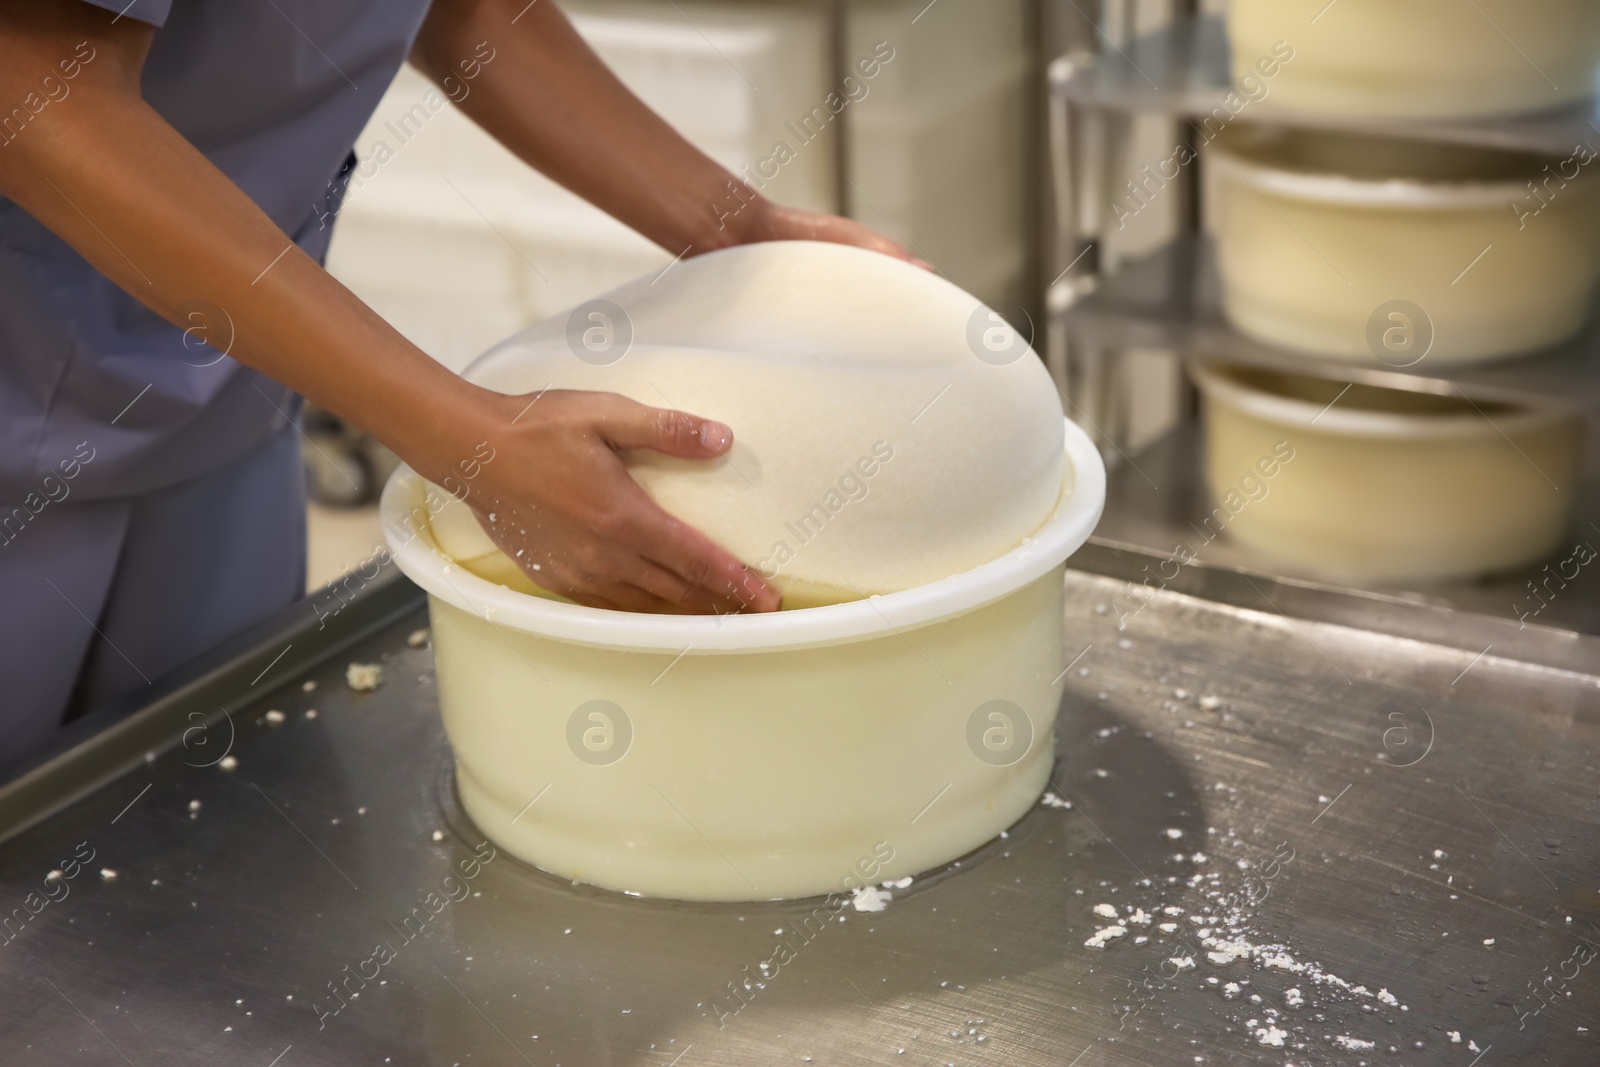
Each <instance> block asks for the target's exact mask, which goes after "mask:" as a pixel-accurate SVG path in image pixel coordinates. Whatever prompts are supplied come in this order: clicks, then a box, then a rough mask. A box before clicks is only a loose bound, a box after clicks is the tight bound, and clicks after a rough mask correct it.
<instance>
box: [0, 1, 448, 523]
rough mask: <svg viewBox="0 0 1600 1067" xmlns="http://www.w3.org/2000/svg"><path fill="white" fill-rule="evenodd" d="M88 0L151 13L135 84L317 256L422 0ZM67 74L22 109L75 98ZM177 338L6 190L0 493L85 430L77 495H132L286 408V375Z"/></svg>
mask: <svg viewBox="0 0 1600 1067" xmlns="http://www.w3.org/2000/svg"><path fill="white" fill-rule="evenodd" d="M85 2H88V3H92V4H94V5H95V6H97V7H102V8H105V9H107V10H108V11H109V12H112V13H117V12H122V13H123V14H122V17H125V18H132V19H138V20H140V21H142V22H145V23H148V24H150V25H153V26H156V27H159V28H160V29H159V32H157V34H156V35H155V41H154V43H153V45H152V47H151V50H150V55H149V58H148V60H147V62H146V63H145V67H144V76H143V82H142V86H143V92H144V99H145V101H146V102H147V103H149V104H150V106H151V107H153V108H154V109H155V110H156V111H157V112H158V113H159V114H160V115H161V116H162V117H163V118H164V119H166V120H167V122H169V123H171V124H172V126H173V127H174V128H175V129H176V130H177V131H178V132H179V133H180V134H182V135H183V136H184V137H185V138H187V139H188V140H189V142H190V143H191V144H193V145H194V146H195V147H196V148H198V149H199V150H200V151H201V152H202V153H204V154H205V156H206V158H207V159H209V160H210V161H211V162H212V163H213V164H214V165H216V167H217V168H218V169H220V170H221V171H222V172H223V173H224V174H226V175H227V176H228V178H229V179H231V180H232V181H233V182H234V183H235V184H237V185H238V186H239V187H240V188H241V189H243V190H244V192H245V194H246V195H247V196H249V197H250V199H252V200H253V201H255V203H256V205H257V206H259V207H260V208H261V210H262V211H264V212H266V213H267V215H268V216H269V217H271V219H272V221H273V222H275V223H276V224H277V225H278V226H279V227H281V228H282V229H283V230H284V232H286V233H287V234H289V235H290V236H291V237H292V238H293V239H294V241H295V242H296V243H297V244H298V245H299V246H300V247H301V248H303V249H304V250H305V251H306V252H307V253H308V254H310V255H311V256H313V257H314V258H316V259H317V260H319V261H321V259H322V257H323V256H324V255H325V254H326V252H327V247H328V239H329V237H330V236H331V234H332V228H331V219H332V216H331V214H330V212H331V210H332V209H333V208H334V207H335V206H336V205H337V204H338V202H339V199H340V196H341V192H342V190H341V188H340V184H339V183H340V182H341V181H342V178H341V171H342V170H343V168H344V165H345V163H346V160H347V159H348V158H349V157H350V152H351V149H352V146H353V145H354V144H355V139H356V136H357V134H359V133H360V131H361V129H362V127H363V126H364V125H365V124H366V122H367V120H368V119H369V118H370V117H371V115H372V112H373V110H374V109H375V108H376V107H377V105H378V100H379V98H380V97H382V96H383V93H384V90H385V89H387V88H388V86H389V83H390V81H391V80H392V79H393V78H394V75H395V73H396V72H397V71H398V70H399V68H400V64H401V63H402V62H403V61H404V59H405V57H406V54H407V53H408V52H409V51H410V47H411V42H412V39H413V38H414V37H415V36H416V34H417V30H418V28H419V27H420V25H421V23H422V19H423V17H424V15H425V14H426V13H427V9H428V0H132V3H131V4H130V3H129V0H85ZM89 62H91V63H92V62H93V59H90V60H89ZM62 84H64V85H65V86H66V88H67V93H66V95H65V96H62V95H61V90H60V88H54V89H53V90H52V96H53V97H56V98H58V99H52V100H50V101H49V102H46V103H45V104H44V106H43V107H42V108H41V110H40V111H39V113H37V114H36V115H34V116H32V118H31V121H32V122H35V123H37V122H44V121H48V120H49V118H50V110H51V109H52V108H62V107H70V106H71V103H70V99H71V93H70V90H71V85H72V82H71V81H70V80H62ZM16 131H17V124H16V123H15V122H13V124H12V125H11V127H9V128H3V127H0V152H4V151H5V150H6V147H7V144H8V141H9V140H10V139H14V138H20V137H26V136H28V129H27V126H26V125H24V126H22V127H21V132H20V133H18V132H16ZM123 251H124V252H126V253H127V254H128V255H129V256H130V257H132V260H133V262H134V263H135V264H137V263H138V259H139V250H138V249H137V248H128V249H124V250H123ZM262 266H266V264H262ZM184 342H185V338H184V335H183V332H182V331H181V330H179V329H178V328H177V327H175V326H172V325H170V324H169V323H167V322H166V321H164V320H163V319H161V318H160V317H158V316H157V315H155V314H154V313H152V312H150V311H148V310H146V309H145V308H144V306H143V305H141V304H140V303H139V302H138V301H137V300H135V299H134V298H133V297H131V296H129V295H127V294H126V293H124V292H122V290H120V289H119V288H117V286H116V285H114V284H112V282H110V281H109V280H108V279H107V278H106V277H105V276H104V275H102V274H101V273H100V272H99V271H97V270H95V269H94V268H93V267H92V266H90V265H89V264H88V263H87V262H85V260H84V259H83V257H81V256H79V255H78V254H77V253H76V252H74V251H73V250H72V249H71V248H69V247H68V246H67V245H66V244H65V242H63V241H61V240H60V239H59V238H57V237H55V236H54V235H53V234H51V233H50V231H48V230H47V229H45V228H44V227H43V226H41V225H40V224H39V223H38V222H37V221H35V220H34V219H33V217H32V216H30V215H28V214H27V213H26V212H24V211H23V210H22V209H21V208H19V207H17V206H16V205H15V204H13V203H12V202H10V201H9V200H6V199H4V198H0V503H3V502H15V501H19V500H21V499H22V498H23V497H24V496H26V495H27V494H28V493H30V492H33V491H36V490H37V489H38V487H39V485H40V483H41V480H42V479H43V478H44V477H45V476H46V475H51V474H59V472H60V470H61V469H62V467H61V464H62V462H63V461H68V460H72V459H73V457H74V456H75V455H77V456H81V453H79V452H78V451H77V449H78V446H79V443H80V442H84V441H87V442H89V444H90V446H91V447H92V449H93V452H94V457H93V459H92V461H91V462H88V463H84V464H82V465H81V467H80V469H79V470H78V471H77V473H76V476H75V478H74V480H73V481H72V483H71V492H72V495H73V496H74V497H76V498H80V499H94V498H103V497H113V496H126V495H132V494H136V493H142V492H145V491H148V490H150V489H155V488H159V487H162V486H167V485H172V484H174V483H176V482H179V481H183V480H186V479H189V478H192V477H196V476H198V475H200V474H203V473H205V472H207V471H211V470H215V469H217V468H219V467H221V466H223V465H224V464H226V463H228V462H229V461H231V460H233V459H236V458H238V457H239V456H241V455H243V454H244V453H246V452H248V451H249V450H250V449H251V448H252V447H254V446H256V445H258V444H259V443H261V442H262V441H264V440H265V439H266V438H267V437H269V436H270V435H271V434H272V433H273V431H274V430H278V429H281V428H282V427H283V425H284V423H285V421H286V419H287V418H289V417H290V416H292V415H293V413H294V410H295V407H296V405H297V403H298V401H297V398H296V397H294V396H293V394H291V393H290V392H289V390H288V389H286V388H284V387H283V386H281V385H279V384H277V383H276V382H274V381H272V380H271V379H270V378H266V377H264V376H262V375H260V374H258V373H256V372H255V371H252V370H250V369H248V368H246V367H243V366H241V365H239V364H238V363H235V362H234V361H233V360H232V359H227V358H223V359H220V360H218V361H217V362H215V363H211V364H210V365H209V366H203V365H201V364H206V363H210V360H211V359H214V358H216V353H214V352H197V351H196V350H195V347H194V342H193V340H190V342H189V345H188V347H186V346H185V343H184ZM130 405H131V406H130Z"/></svg>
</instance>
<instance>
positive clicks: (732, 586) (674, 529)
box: [642, 509, 780, 611]
mask: <svg viewBox="0 0 1600 1067" xmlns="http://www.w3.org/2000/svg"><path fill="white" fill-rule="evenodd" d="M656 511H657V514H656V515H654V516H652V517H650V518H649V519H648V520H647V523H646V526H645V528H644V529H643V530H642V533H643V535H644V537H643V555H644V556H645V558H646V559H648V560H650V561H651V562H654V563H657V564H659V565H660V566H661V567H662V568H664V569H665V570H667V571H669V572H671V573H672V574H674V575H676V576H677V577H678V578H679V579H681V580H682V581H683V583H684V584H685V585H686V586H688V587H689V588H690V589H691V590H693V591H694V592H693V594H692V595H693V596H694V597H696V598H699V597H704V598H707V599H708V600H709V602H710V603H711V604H712V605H713V606H718V605H720V607H719V608H718V610H723V611H777V610H778V605H779V601H780V597H779V595H778V593H777V592H776V591H775V590H773V589H772V588H771V587H770V586H768V585H767V583H766V582H764V581H762V580H761V576H760V575H758V574H756V572H755V571H753V570H751V569H750V568H749V567H747V566H745V565H744V564H743V563H741V562H740V561H739V560H738V559H737V558H736V557H735V556H733V555H732V554H731V553H729V552H726V551H724V550H723V549H722V548H720V547H718V545H717V544H716V543H715V542H714V541H712V540H711V539H710V538H709V537H707V536H706V535H705V534H703V533H701V532H700V531H698V530H696V529H695V528H694V527H692V526H690V525H688V524H687V523H684V522H680V521H679V520H677V519H675V518H673V517H672V516H671V515H668V514H667V513H666V512H664V511H660V509H656Z"/></svg>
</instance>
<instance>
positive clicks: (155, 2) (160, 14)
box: [83, 0, 172, 29]
mask: <svg viewBox="0 0 1600 1067" xmlns="http://www.w3.org/2000/svg"><path fill="white" fill-rule="evenodd" d="M83 2H84V3H86V4H93V5H94V6H95V7H103V8H105V9H106V10H107V11H114V12H116V14H117V17H119V18H130V19H138V20H139V21H140V22H147V23H149V24H150V25H152V26H154V27H156V28H157V29H159V28H160V27H162V26H164V25H166V21H167V15H168V14H169V13H170V12H171V11H172V0H83Z"/></svg>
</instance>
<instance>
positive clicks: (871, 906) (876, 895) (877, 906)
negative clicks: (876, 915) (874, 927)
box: [850, 885, 894, 911]
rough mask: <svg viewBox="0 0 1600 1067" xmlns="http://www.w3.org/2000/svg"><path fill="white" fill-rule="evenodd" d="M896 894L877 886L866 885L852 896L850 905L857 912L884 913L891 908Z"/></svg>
mask: <svg viewBox="0 0 1600 1067" xmlns="http://www.w3.org/2000/svg"><path fill="white" fill-rule="evenodd" d="M893 899H894V894H893V893H891V892H889V891H888V890H886V889H879V888H878V887H877V886H875V885H864V886H862V887H861V888H859V889H857V890H856V891H855V892H853V893H851V894H850V905H851V907H853V908H855V909H856V910H857V911H882V910H883V909H884V908H887V907H888V906H889V901H891V900H893Z"/></svg>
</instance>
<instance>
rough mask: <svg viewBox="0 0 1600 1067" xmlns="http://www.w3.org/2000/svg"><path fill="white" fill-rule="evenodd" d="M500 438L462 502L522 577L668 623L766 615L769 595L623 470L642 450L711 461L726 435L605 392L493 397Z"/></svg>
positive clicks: (773, 603) (773, 606)
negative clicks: (626, 456) (628, 455)
mask: <svg viewBox="0 0 1600 1067" xmlns="http://www.w3.org/2000/svg"><path fill="white" fill-rule="evenodd" d="M489 402H490V404H491V405H492V406H493V407H494V409H495V415H492V416H491V418H490V422H491V423H493V424H496V425H498V426H499V427H500V429H499V431H498V432H497V433H494V434H493V435H492V436H491V438H490V440H491V441H492V443H493V444H494V446H495V456H494V459H493V460H492V461H491V462H488V463H485V464H483V466H482V468H481V471H480V473H479V475H478V477H477V478H476V479H474V481H473V482H472V484H471V486H470V489H469V492H468V494H467V498H466V499H467V503H468V504H469V505H471V506H472V508H473V510H474V511H475V512H476V513H477V515H478V522H479V523H480V524H481V525H482V526H483V528H484V530H485V531H487V532H488V534H489V536H490V538H492V539H493V540H494V542H495V544H497V545H498V546H500V549H501V550H502V551H504V552H505V553H506V555H508V556H510V557H511V558H512V559H514V560H516V562H517V563H518V565H520V566H521V567H522V569H523V571H524V572H526V573H527V575H528V577H529V578H531V579H532V580H533V581H534V582H535V583H536V584H538V585H540V586H542V587H543V588H545V589H549V590H550V591H552V592H555V593H560V594H561V595H562V596H566V597H569V598H571V599H573V600H575V601H577V602H578V603H580V604H587V605H589V606H591V607H601V608H615V609H620V610H625V611H648V612H657V613H670V614H705V613H710V612H719V613H728V612H735V611H775V610H777V607H778V594H777V593H775V592H774V591H773V590H772V589H770V588H768V586H767V585H766V583H764V582H763V581H762V580H761V579H760V577H759V576H757V574H756V573H755V572H754V571H752V570H751V569H750V568H749V567H746V566H745V565H744V564H743V563H741V562H739V560H737V559H735V558H734V557H733V556H732V555H730V554H728V553H727V552H725V551H723V550H722V549H721V548H719V547H717V545H716V544H714V543H713V542H712V541H711V539H710V538H708V537H706V536H705V535H704V534H702V533H700V532H699V531H698V530H695V529H693V528H692V527H690V526H689V525H687V524H686V523H683V522H681V521H679V520H678V519H675V518H673V517H672V516H671V515H669V514H667V513H666V512H665V511H663V510H662V509H661V507H660V506H659V505H657V504H656V502H655V501H654V500H652V499H650V496H649V495H648V494H647V493H645V491H644V490H643V489H642V488H640V487H639V484H638V483H637V482H635V481H634V480H633V477H632V475H630V474H629V473H628V471H627V468H626V467H625V466H623V461H622V453H624V452H627V451H629V450H632V449H650V450H652V451H655V452H660V453H663V454H665V455H669V456H679V457H682V458H684V459H701V460H706V461H711V460H714V459H716V458H717V457H718V456H721V455H723V454H725V453H726V452H727V451H728V449H729V448H730V447H732V445H733V431H732V430H730V429H729V428H728V427H726V426H724V425H722V424H721V423H718V422H712V421H710V420H707V419H702V418H698V417H696V416H694V415H688V414H685V413H684V412H681V411H669V410H666V409H664V408H653V407H646V406H645V405H643V404H639V403H635V402H634V401H632V400H629V399H627V398H625V397H621V396H618V395H616V394H614V393H593V392H578V391H573V390H559V389H551V390H547V391H546V392H544V393H541V394H534V395H530V396H520V397H519V396H494V397H493V399H491V400H490V401H489Z"/></svg>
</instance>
